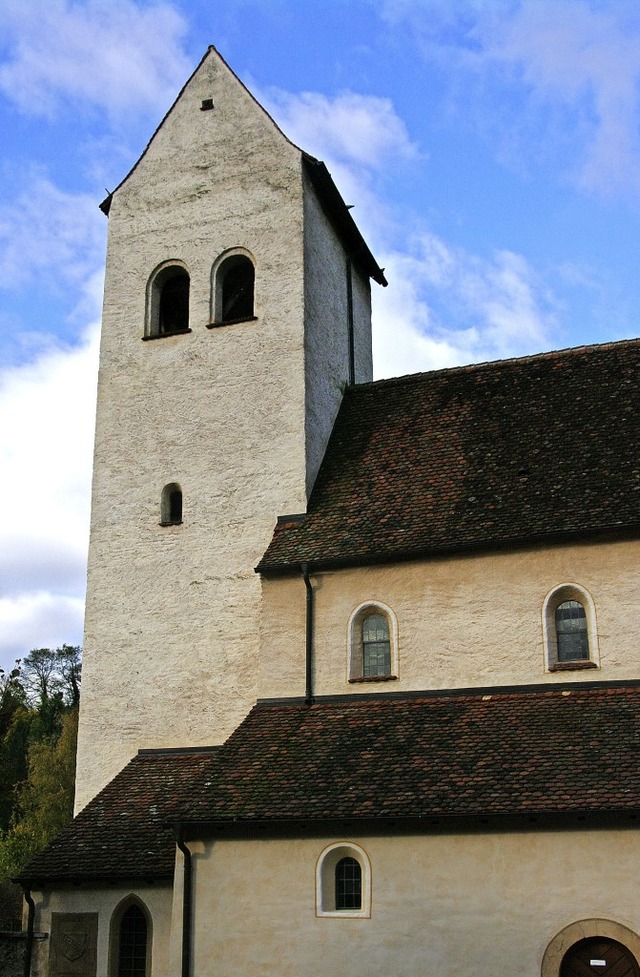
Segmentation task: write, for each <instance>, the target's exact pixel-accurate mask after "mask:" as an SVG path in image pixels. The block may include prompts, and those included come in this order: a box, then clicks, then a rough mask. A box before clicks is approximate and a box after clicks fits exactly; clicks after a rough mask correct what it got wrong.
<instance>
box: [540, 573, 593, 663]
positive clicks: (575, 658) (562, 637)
mask: <svg viewBox="0 0 640 977" xmlns="http://www.w3.org/2000/svg"><path fill="white" fill-rule="evenodd" d="M542 627H543V634H544V643H545V652H546V658H547V668H548V670H549V671H550V672H556V671H566V670H569V669H578V668H596V667H597V665H598V636H597V630H596V617H595V607H594V604H593V600H592V599H591V596H590V595H589V594H588V593H587V591H586V590H584V588H583V587H579V586H578V585H577V584H562V586H560V587H556V588H554V590H552V591H551V593H549V594H548V595H547V597H546V599H545V602H544V607H543V612H542Z"/></svg>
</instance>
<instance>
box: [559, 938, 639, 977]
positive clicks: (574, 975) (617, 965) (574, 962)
mask: <svg viewBox="0 0 640 977" xmlns="http://www.w3.org/2000/svg"><path fill="white" fill-rule="evenodd" d="M560 977H640V967H638V962H637V960H636V958H635V957H634V956H633V954H632V953H631V951H630V950H627V948H626V946H623V945H622V943H617V942H616V941H615V940H609V939H607V938H606V937H603V936H592V937H590V938H589V939H588V940H580V942H579V943H575V944H574V945H573V946H572V947H571V949H570V950H568V951H567V952H566V953H565V955H564V958H563V960H562V966H561V968H560Z"/></svg>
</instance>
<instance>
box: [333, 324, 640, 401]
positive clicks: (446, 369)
mask: <svg viewBox="0 0 640 977" xmlns="http://www.w3.org/2000/svg"><path fill="white" fill-rule="evenodd" d="M624 346H640V336H631V337H627V338H624V339H613V340H609V341H608V342H606V343H582V344H581V345H580V346H562V347H561V348H560V349H546V350H540V351H539V352H538V353H527V354H526V355H524V356H507V357H505V358H504V359H497V360H481V361H480V362H478V363H461V364H458V365H457V366H443V367H440V368H439V369H437V370H423V371H422V372H421V373H404V374H403V375H402V376H399V377H385V378H382V379H380V380H367V381H366V382H365V383H357V384H351V385H350V386H348V387H346V388H345V396H350V395H351V396H352V395H354V394H355V395H357V392H358V390H360V389H367V388H372V387H395V386H398V385H405V384H407V385H408V384H413V383H420V382H423V381H424V380H426V379H427V378H428V377H440V376H446V375H447V374H449V375H451V374H455V373H475V372H478V371H481V370H493V369H495V368H496V367H508V366H511V365H513V366H519V365H520V364H523V363H536V362H539V361H540V360H548V359H555V358H556V357H558V356H562V357H569V356H573V355H576V356H579V355H584V354H585V353H586V354H590V353H598V352H601V351H603V350H610V349H616V348H622V347H624Z"/></svg>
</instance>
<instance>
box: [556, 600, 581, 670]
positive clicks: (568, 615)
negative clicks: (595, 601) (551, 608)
mask: <svg viewBox="0 0 640 977" xmlns="http://www.w3.org/2000/svg"><path fill="white" fill-rule="evenodd" d="M556 641H557V643H558V661H559V662H572V661H588V660H589V635H588V633H587V615H586V612H585V609H584V607H583V606H582V604H581V603H580V601H578V600H565V601H563V602H562V604H558V606H557V607H556Z"/></svg>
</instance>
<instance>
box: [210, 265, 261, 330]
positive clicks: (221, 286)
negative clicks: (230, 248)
mask: <svg viewBox="0 0 640 977" xmlns="http://www.w3.org/2000/svg"><path fill="white" fill-rule="evenodd" d="M212 288H213V302H212V306H213V308H212V317H213V323H212V325H214V326H216V325H218V326H220V325H226V324H229V323H232V322H246V321H247V320H252V319H255V309H254V293H255V268H254V265H253V261H252V260H251V258H250V257H249V256H248V255H247V254H244V253H242V252H238V251H234V252H232V253H230V254H226V255H225V256H224V257H223V258H222V259H221V260H219V261H218V262H217V263H216V264H215V265H214V268H213V286H212Z"/></svg>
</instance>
